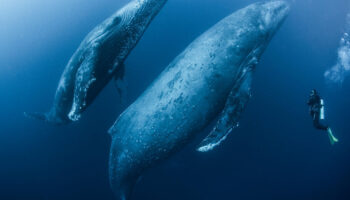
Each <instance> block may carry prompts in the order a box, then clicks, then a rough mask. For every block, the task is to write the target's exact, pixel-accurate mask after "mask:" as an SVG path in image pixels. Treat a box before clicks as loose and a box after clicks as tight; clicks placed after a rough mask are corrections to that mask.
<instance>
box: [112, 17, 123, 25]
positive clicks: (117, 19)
mask: <svg viewBox="0 0 350 200" xmlns="http://www.w3.org/2000/svg"><path fill="white" fill-rule="evenodd" d="M121 21H122V18H121V17H120V16H117V17H115V18H114V19H113V22H112V24H113V25H114V26H115V25H118V24H120V22H121Z"/></svg>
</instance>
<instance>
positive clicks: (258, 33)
mask: <svg viewBox="0 0 350 200" xmlns="http://www.w3.org/2000/svg"><path fill="white" fill-rule="evenodd" d="M288 12H289V5H288V4H287V3H286V2H284V1H273V2H267V3H256V4H252V5H250V6H248V7H246V8H244V9H241V10H239V11H237V12H235V13H233V14H232V15H230V16H228V17H226V18H225V19H223V20H222V21H220V22H219V23H217V24H216V25H215V26H213V27H212V28H211V29H209V30H208V31H207V32H205V33H204V34H202V35H201V36H200V37H199V38H197V39H196V40H195V41H194V42H192V43H191V44H190V45H189V46H188V47H187V49H185V50H184V51H183V52H182V53H181V54H180V55H179V56H178V57H177V58H176V59H175V60H174V61H173V62H172V63H171V64H170V65H169V66H168V67H167V68H166V69H165V70H164V71H163V72H162V73H161V74H160V75H159V77H158V78H157V79H156V80H155V81H154V82H153V83H152V84H151V85H150V86H149V87H148V88H147V89H146V91H145V92H144V93H143V94H142V95H141V96H140V97H139V98H138V99H137V100H136V101H135V102H134V103H133V104H132V105H130V106H129V107H128V108H127V109H126V110H125V111H124V112H123V113H122V114H121V115H120V116H119V118H118V119H117V120H116V122H115V124H114V125H113V126H112V127H111V129H110V130H109V133H110V134H111V136H112V144H111V151H110V161H109V162H110V163H109V173H110V183H111V187H112V189H113V191H114V192H115V194H116V197H117V198H118V199H120V200H127V199H130V195H131V192H132V188H133V186H134V184H135V182H136V181H137V180H138V177H139V176H140V175H141V174H142V172H143V171H144V170H145V169H147V168H149V167H151V166H152V165H154V164H156V163H157V162H158V161H160V160H163V159H166V158H168V157H169V156H170V155H172V154H173V153H174V152H176V151H178V150H179V149H180V148H181V147H183V146H184V145H185V144H187V143H188V142H190V141H191V139H193V138H194V136H195V135H196V134H197V133H199V132H200V131H201V130H203V128H205V127H206V126H207V125H208V124H209V123H210V122H211V121H212V120H214V119H215V118H216V117H218V116H219V115H220V113H222V114H221V115H222V117H223V119H220V120H219V122H218V125H217V126H219V128H220V127H223V128H224V129H227V128H230V126H227V125H226V124H225V123H223V121H226V122H230V117H225V116H226V114H230V113H232V114H233V115H235V114H236V113H235V112H238V113H240V112H241V111H240V109H242V108H244V105H245V104H246V99H248V98H249V96H250V95H249V88H250V80H251V73H252V70H253V69H254V65H255V64H257V61H258V60H259V58H260V56H261V55H262V53H263V51H264V49H265V48H266V46H267V45H268V43H269V41H270V39H271V37H272V36H273V35H274V33H275V32H276V31H277V30H278V28H279V27H280V25H281V24H282V22H283V21H284V19H285V17H286V16H287V14H288ZM240 94H242V95H243V97H242V95H240ZM241 98H242V99H241ZM237 108H238V109H237ZM226 118H227V119H228V120H226ZM233 118H234V119H233V120H235V117H233ZM233 124H234V123H233ZM231 128H232V127H231ZM223 135H225V134H223ZM214 136H215V137H214V138H216V137H217V136H216V135H215V134H214ZM219 137H220V136H219ZM210 142H215V139H214V141H210ZM210 142H209V143H210Z"/></svg>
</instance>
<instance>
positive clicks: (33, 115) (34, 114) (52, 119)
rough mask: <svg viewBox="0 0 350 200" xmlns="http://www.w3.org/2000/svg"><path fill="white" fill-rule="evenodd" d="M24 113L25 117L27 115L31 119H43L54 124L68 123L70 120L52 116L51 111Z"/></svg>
mask: <svg viewBox="0 0 350 200" xmlns="http://www.w3.org/2000/svg"><path fill="white" fill-rule="evenodd" d="M23 114H24V116H25V117H27V118H29V119H36V120H41V121H44V122H48V123H50V124H54V125H62V124H67V123H68V121H66V120H62V119H61V118H58V117H52V116H51V113H50V112H49V113H40V112H24V113H23Z"/></svg>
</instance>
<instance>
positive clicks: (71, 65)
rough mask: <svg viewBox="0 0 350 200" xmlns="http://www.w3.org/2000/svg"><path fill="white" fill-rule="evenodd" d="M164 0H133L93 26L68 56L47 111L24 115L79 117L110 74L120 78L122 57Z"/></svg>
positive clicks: (59, 120)
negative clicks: (50, 105)
mask: <svg viewBox="0 0 350 200" xmlns="http://www.w3.org/2000/svg"><path fill="white" fill-rule="evenodd" d="M166 1H167V0H133V1H131V2H130V3H128V4H127V5H126V6H124V7H123V8H121V9H120V10H118V11H117V12H116V13H115V14H113V15H112V16H111V17H109V18H107V19H106V20H105V21H104V22H102V23H101V24H100V25H98V26H97V27H95V28H94V29H93V30H92V31H91V32H90V33H89V34H88V35H87V36H86V38H85V39H84V40H83V41H82V43H81V44H80V46H79V48H78V49H77V50H76V52H75V53H74V54H73V56H72V57H71V59H70V60H69V62H68V64H67V66H66V68H65V69H64V72H63V74H62V76H61V79H60V81H59V85H58V88H57V90H56V94H55V99H54V102H53V106H52V108H51V110H50V111H49V112H48V113H44V114H42V113H25V115H26V116H28V117H31V118H36V119H41V120H44V121H47V122H50V123H53V124H66V123H69V122H71V121H77V120H79V118H80V116H81V113H82V112H83V111H84V110H85V109H86V108H87V107H88V106H89V105H90V104H91V103H92V101H93V100H94V99H95V97H96V96H97V95H98V94H99V92H100V91H101V90H102V89H103V88H104V87H105V86H106V84H107V83H108V82H109V81H110V80H111V79H112V78H113V77H115V78H117V79H118V78H122V77H123V73H124V65H123V63H124V60H125V59H126V58H127V56H128V55H129V53H130V52H131V50H132V49H133V48H134V47H135V46H136V44H137V43H138V41H139V40H140V38H141V37H142V35H143V33H144V32H145V30H146V29H147V27H148V26H149V24H150V23H151V21H152V19H153V18H154V17H155V16H156V15H157V13H158V12H159V11H160V9H161V8H162V7H163V6H164V4H165V3H166Z"/></svg>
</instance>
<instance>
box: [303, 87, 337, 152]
mask: <svg viewBox="0 0 350 200" xmlns="http://www.w3.org/2000/svg"><path fill="white" fill-rule="evenodd" d="M307 105H309V113H310V115H311V117H312V121H313V125H314V127H315V128H316V129H318V130H324V131H327V133H328V137H329V140H330V142H331V144H332V145H333V144H335V143H336V142H338V139H337V138H336V137H335V136H334V135H333V133H332V130H331V128H330V127H329V126H326V125H323V124H321V123H320V120H324V103H323V99H321V97H320V95H319V94H318V93H317V91H316V90H315V89H313V90H311V92H310V97H309V101H308V102H307Z"/></svg>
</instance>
